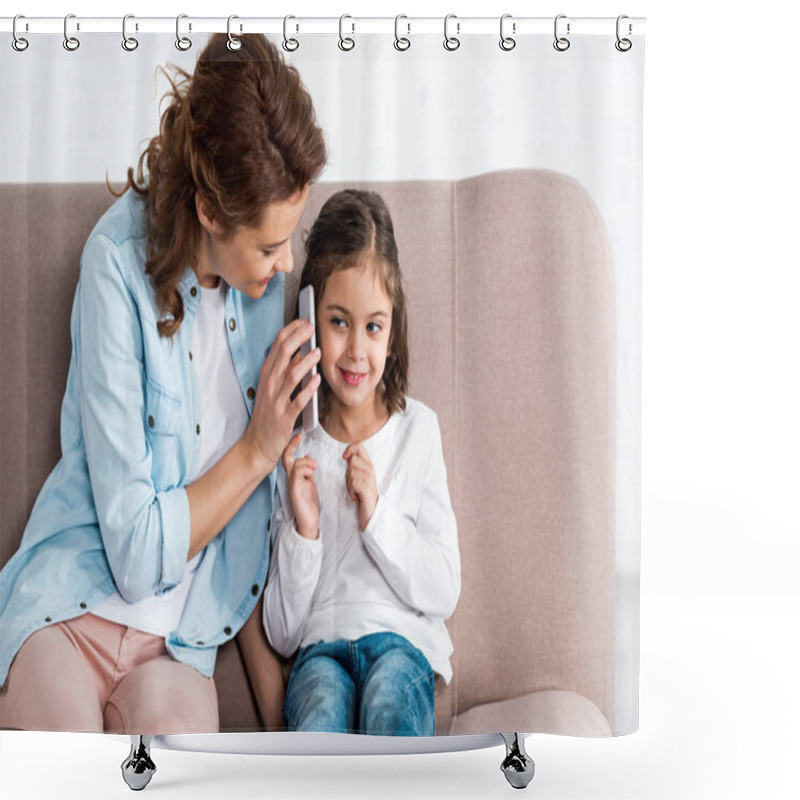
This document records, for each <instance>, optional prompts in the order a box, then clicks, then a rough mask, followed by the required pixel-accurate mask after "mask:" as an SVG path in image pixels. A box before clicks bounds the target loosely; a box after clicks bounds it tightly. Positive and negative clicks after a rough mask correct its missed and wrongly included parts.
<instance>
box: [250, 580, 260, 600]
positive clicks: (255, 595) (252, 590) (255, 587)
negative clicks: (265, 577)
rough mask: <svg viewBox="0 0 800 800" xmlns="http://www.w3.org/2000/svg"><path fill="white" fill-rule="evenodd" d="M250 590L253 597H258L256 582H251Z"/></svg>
mask: <svg viewBox="0 0 800 800" xmlns="http://www.w3.org/2000/svg"><path fill="white" fill-rule="evenodd" d="M250 592H251V593H252V595H253V597H258V584H257V583H254V584H253V588H252V589H251V590H250Z"/></svg>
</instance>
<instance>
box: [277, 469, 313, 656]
mask: <svg viewBox="0 0 800 800" xmlns="http://www.w3.org/2000/svg"><path fill="white" fill-rule="evenodd" d="M278 493H279V496H280V506H279V507H278V510H277V512H276V513H275V515H274V517H273V520H272V537H273V538H272V542H273V545H272V553H271V555H270V559H269V574H268V576H267V586H266V589H265V590H264V630H265V631H266V633H267V638H268V639H269V641H270V643H271V644H272V646H273V647H274V648H275V649H276V650H277V651H278V652H279V653H280V654H281V655H282V656H285V657H287V658H288V657H289V656H290V655H292V653H294V652H295V650H297V648H298V647H300V642H301V641H302V638H303V628H304V626H305V621H306V619H307V618H308V615H309V613H310V611H311V601H312V599H313V596H314V591H315V590H316V588H317V583H318V582H319V575H320V570H321V568H322V536H321V535H320V537H319V538H318V539H306V538H304V537H302V536H300V534H299V533H298V532H297V530H296V528H295V522H294V514H293V512H292V506H291V501H290V500H289V496H288V489H287V487H286V477H285V472H284V471H283V469H280V470H279V472H278Z"/></svg>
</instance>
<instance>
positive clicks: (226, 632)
mask: <svg viewBox="0 0 800 800" xmlns="http://www.w3.org/2000/svg"><path fill="white" fill-rule="evenodd" d="M232 633H233V631H232V630H231V628H230V626H226V627H225V635H226V636H230V635H231V634H232Z"/></svg>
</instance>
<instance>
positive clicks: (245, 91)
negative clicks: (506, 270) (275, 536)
mask: <svg viewBox="0 0 800 800" xmlns="http://www.w3.org/2000/svg"><path fill="white" fill-rule="evenodd" d="M226 43H227V37H226V36H223V35H217V36H213V37H211V39H210V41H209V44H208V45H207V46H206V48H205V49H204V51H203V52H202V53H201V55H200V57H199V59H198V63H197V66H196V68H195V71H194V74H193V75H188V74H186V73H183V72H180V71H179V74H178V80H177V81H176V82H174V83H173V85H172V91H171V92H170V94H169V95H168V98H169V101H170V102H169V104H168V107H167V109H166V110H165V111H164V114H163V116H162V118H161V129H160V132H159V135H157V136H155V137H154V138H153V139H152V140H151V141H150V144H149V146H148V148H147V150H146V151H145V153H144V155H143V156H142V158H141V160H140V161H139V169H138V180H134V178H133V170H129V172H128V186H127V187H126V188H127V189H128V191H126V192H125V193H124V194H123V195H122V196H121V197H120V198H119V199H118V200H117V202H115V203H114V204H113V205H112V206H111V208H110V209H109V210H108V211H107V212H106V213H105V214H104V215H103V217H102V218H101V219H100V221H99V222H98V223H97V225H96V226H95V229H94V231H93V232H92V234H91V235H90V237H89V240H88V242H87V243H86V247H85V249H84V252H83V256H82V258H81V274H80V282H79V285H78V288H77V291H76V295H75V301H74V305H73V312H72V323H71V334H72V358H71V362H70V368H69V376H68V380H67V389H66V395H65V397H64V404H63V408H62V415H61V441H62V457H61V460H60V461H59V463H58V464H57V465H56V467H55V469H54V470H53V472H52V473H51V475H50V477H49V478H48V480H47V482H46V483H45V485H44V487H43V489H42V490H41V492H40V494H39V497H38V499H37V501H36V504H35V506H34V509H33V512H32V514H31V517H30V519H29V521H28V525H27V527H26V529H25V533H24V536H23V539H22V543H21V545H20V548H19V550H18V551H17V553H16V554H15V555H14V556H13V557H12V558H11V559H10V561H9V562H8V564H6V566H5V567H4V569H3V570H2V573H0V626H1V627H2V631H3V636H2V642H0V644H1V645H2V647H0V685H2V687H3V688H2V692H0V719H2V724H3V725H4V726H7V727H16V728H33V729H38V730H70V731H103V730H106V731H115V732H119V733H123V732H124V733H130V734H141V733H162V734H163V733H186V732H214V731H216V730H218V727H219V716H218V707H217V695H216V690H215V687H214V681H213V679H212V674H213V671H214V662H215V658H216V652H217V647H218V646H219V645H220V644H222V643H223V642H226V641H228V640H230V639H231V638H233V637H234V636H235V635H236V633H237V631H238V630H239V629H240V628H241V627H242V625H243V623H244V622H245V621H246V620H248V617H249V616H250V615H251V613H252V612H253V610H254V609H255V607H256V604H257V602H258V599H259V595H260V593H261V588H262V587H263V585H264V581H265V578H266V573H267V562H268V558H269V534H268V533H267V526H266V524H265V515H266V517H268V516H269V515H270V514H271V511H272V508H271V498H272V496H273V489H274V477H273V476H272V474H271V473H273V470H274V468H275V467H276V465H277V463H278V460H279V458H280V455H281V453H282V452H283V451H284V450H285V448H286V445H287V443H288V441H289V438H290V436H291V432H292V428H293V425H294V420H295V418H296V416H297V413H298V412H299V409H300V408H302V405H303V404H304V403H305V402H306V401H307V400H308V398H309V397H310V396H311V392H312V391H313V390H314V384H313V383H312V384H310V385H309V388H308V390H307V391H306V392H302V393H301V394H300V396H299V397H297V398H296V399H295V400H292V399H291V393H292V390H293V388H294V387H295V386H296V385H297V383H298V381H299V380H300V378H301V377H302V376H303V375H305V374H306V373H308V372H309V371H310V370H311V368H312V365H313V364H314V363H315V362H316V360H317V358H318V354H314V353H311V354H310V355H309V356H308V357H307V358H305V359H304V360H302V361H300V362H299V363H298V361H297V360H295V361H292V362H291V363H290V361H291V354H292V353H293V352H294V351H295V350H296V349H297V348H298V347H299V346H300V345H301V344H302V343H303V342H305V341H307V340H308V339H309V338H310V337H311V329H310V326H304V324H303V323H301V322H295V323H293V324H291V325H289V326H287V327H286V328H284V329H283V330H281V324H282V321H283V277H284V273H286V272H289V271H290V270H291V269H292V256H291V250H290V244H289V240H290V237H291V235H292V232H293V231H294V228H295V226H296V225H297V222H298V220H299V219H300V215H301V213H302V211H303V206H304V203H305V198H306V194H307V191H308V185H309V183H310V182H311V181H312V180H313V179H314V178H315V177H316V176H317V175H318V174H319V173H320V171H321V170H322V167H323V165H324V163H325V145H324V141H323V138H322V133H321V131H320V130H319V128H318V127H317V125H316V121H315V116H314V109H313V107H312V104H311V99H310V97H309V95H308V93H307V92H306V90H305V88H304V87H303V85H302V84H301V82H300V78H299V75H298V74H297V72H296V70H294V69H293V68H290V67H288V66H287V65H286V64H285V63H284V62H283V59H282V57H281V55H280V52H279V51H278V50H277V49H276V48H275V47H274V46H273V45H271V44H269V43H268V42H267V40H266V39H265V38H264V37H262V36H243V37H242V47H241V49H240V50H238V51H235V52H231V51H230V50H228V48H227V46H226ZM144 164H146V166H147V181H146V182H145V177H144V169H143V166H144ZM270 345H272V347H271V349H270V350H269V355H268V356H267V357H266V358H265V351H266V350H267V349H268V348H269V347H270ZM256 387H257V388H256ZM260 616H261V615H260V613H257V616H256V617H255V625H256V628H255V631H256V632H257V633H258V620H259V618H260ZM249 627H250V628H251V629H252V625H251V626H249Z"/></svg>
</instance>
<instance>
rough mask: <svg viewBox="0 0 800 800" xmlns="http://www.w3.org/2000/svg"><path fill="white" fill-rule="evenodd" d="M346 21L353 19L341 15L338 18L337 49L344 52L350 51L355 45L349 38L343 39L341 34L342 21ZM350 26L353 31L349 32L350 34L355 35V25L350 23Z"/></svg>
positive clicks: (343, 36) (346, 15)
mask: <svg viewBox="0 0 800 800" xmlns="http://www.w3.org/2000/svg"><path fill="white" fill-rule="evenodd" d="M346 19H353V18H352V17H351V16H350V15H349V14H342V16H341V17H339V49H340V50H345V51H347V50H352V49H353V48H354V47H355V46H356V43H355V42H354V41H353V40H352V39H351V38H350V37H349V36H347V37H345V35H344V33H343V26H344V21H345V20H346ZM352 26H353V30H352V31H351V33H355V32H356V25H355V23H354V22H353V23H352Z"/></svg>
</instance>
